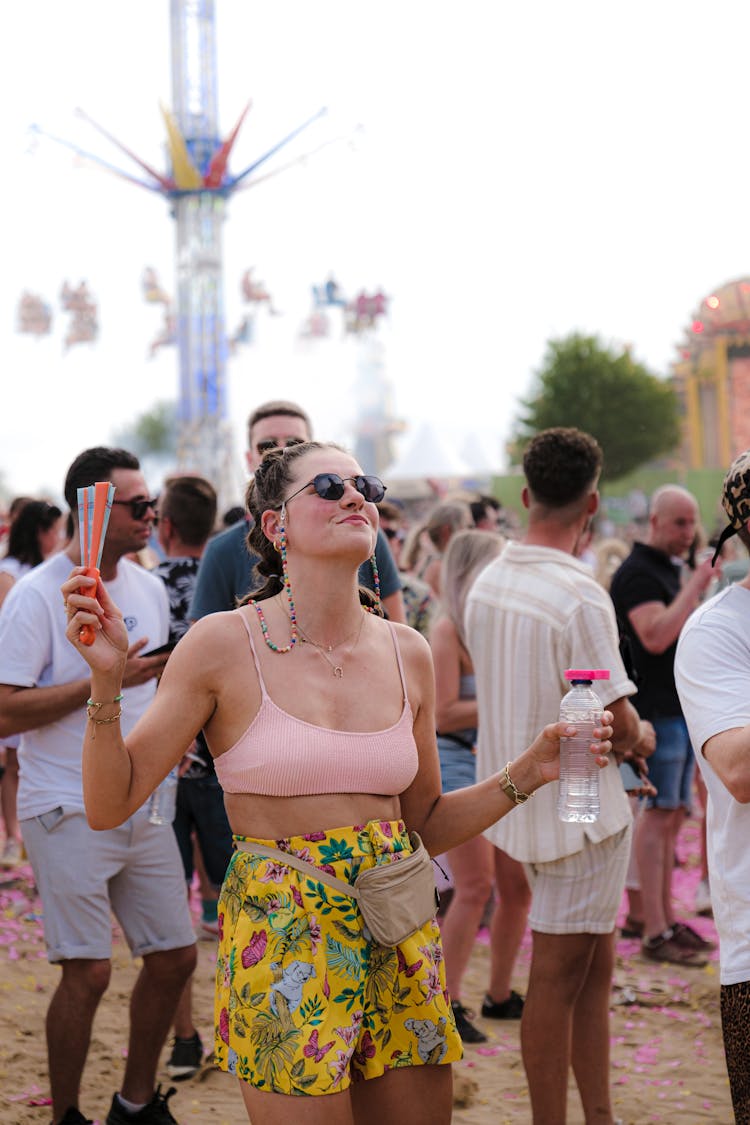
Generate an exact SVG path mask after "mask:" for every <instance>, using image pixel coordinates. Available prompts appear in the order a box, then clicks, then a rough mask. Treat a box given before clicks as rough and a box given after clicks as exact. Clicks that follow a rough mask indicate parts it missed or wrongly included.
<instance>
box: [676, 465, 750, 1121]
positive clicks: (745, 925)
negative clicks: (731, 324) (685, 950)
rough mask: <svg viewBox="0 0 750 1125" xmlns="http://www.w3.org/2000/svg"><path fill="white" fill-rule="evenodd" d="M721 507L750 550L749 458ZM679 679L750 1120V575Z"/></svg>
mask: <svg viewBox="0 0 750 1125" xmlns="http://www.w3.org/2000/svg"><path fill="white" fill-rule="evenodd" d="M722 504H723V506H724V510H725V511H726V513H727V515H728V517H729V521H730V522H729V526H728V527H727V528H726V530H725V531H724V532H723V534H722V536H721V540H720V543H719V547H717V550H716V555H718V553H719V549H720V547H721V545H722V543H723V542H724V541H725V540H726V539H728V538H729V537H730V536H731V535H737V536H738V537H739V538H740V539H741V540H742V542H743V543H744V545H745V547H748V548H750V450H746V451H745V452H744V453H742V454H740V456H739V457H737V459H736V460H735V461H734V462H733V463H732V465H731V466H730V468H729V471H728V472H727V475H726V477H725V478H724V487H723V492H722ZM716 555H714V561H715V560H716ZM674 672H675V682H676V684H677V691H678V694H679V697H680V703H681V705H682V711H683V714H684V716H685V721H686V722H687V725H688V731H689V732H690V741H691V743H692V746H693V751H694V753H695V756H696V758H697V760H698V767H699V769H700V771H701V773H702V775H703V778H704V780H705V782H706V788H707V790H708V796H709V801H708V809H707V819H706V839H707V844H708V868H709V873H710V877H711V901H712V904H713V909H714V919H715V921H716V928H717V930H718V931H719V962H720V966H719V967H720V981H721V1030H722V1035H723V1038H724V1054H725V1055H726V1061H727V1071H728V1074H729V1088H730V1090H731V1093H732V1106H733V1109H734V1116H735V1120H736V1121H738V1122H739V1121H750V1020H748V1011H750V939H749V937H748V935H750V850H749V849H748V846H747V841H748V834H750V577H745V578H744V579H743V580H742V581H741V582H737V583H735V585H733V586H727V587H725V588H724V589H723V590H721V591H720V593H718V594H716V596H715V597H713V598H710V599H709V600H708V601H706V602H704V603H703V604H702V605H700V606H699V607H698V608H697V609H696V610H695V612H694V613H693V614H692V616H691V617H690V618H688V620H687V622H686V624H685V625H684V626H683V629H682V633H681V635H680V639H679V642H678V644H677V654H676V656H675V664H674Z"/></svg>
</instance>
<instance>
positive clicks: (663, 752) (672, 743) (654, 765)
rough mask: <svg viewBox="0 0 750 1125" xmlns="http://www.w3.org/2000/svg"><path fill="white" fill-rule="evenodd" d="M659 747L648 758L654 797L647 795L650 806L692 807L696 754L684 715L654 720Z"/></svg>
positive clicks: (660, 807) (647, 806)
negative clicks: (654, 792)
mask: <svg viewBox="0 0 750 1125" xmlns="http://www.w3.org/2000/svg"><path fill="white" fill-rule="evenodd" d="M651 722H652V723H653V725H654V730H655V731H656V749H655V750H654V752H653V754H652V755H651V757H650V758H649V759H648V779H649V781H650V782H651V783H652V784H653V785H654V786H655V788H656V796H655V797H646V799H645V800H646V806H645V807H646V808H647V809H678V808H679V807H680V806H681V805H683V806H684V807H685V808H686V809H690V804H691V800H690V797H691V790H692V784H693V770H694V769H695V755H694V754H693V748H692V746H691V745H690V737H689V735H688V729H687V724H686V722H685V720H684V719H683V717H682V715H674V716H672V717H670V718H666V719H652V720H651Z"/></svg>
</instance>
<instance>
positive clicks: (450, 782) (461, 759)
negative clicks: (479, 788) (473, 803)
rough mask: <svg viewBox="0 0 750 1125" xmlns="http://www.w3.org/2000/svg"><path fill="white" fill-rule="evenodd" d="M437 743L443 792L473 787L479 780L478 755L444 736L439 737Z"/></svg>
mask: <svg viewBox="0 0 750 1125" xmlns="http://www.w3.org/2000/svg"><path fill="white" fill-rule="evenodd" d="M437 743H438V754H439V755H440V780H441V782H442V786H443V792H444V793H452V792H453V790H454V789H466V787H467V786H468V785H473V784H474V782H475V781H476V779H477V757H476V754H474V753H472V751H471V750H467V749H466V748H465V747H463V746H459V744H458V743H457V742H452V741H451V740H450V739H449V738H444V737H443V736H442V735H438V740H437Z"/></svg>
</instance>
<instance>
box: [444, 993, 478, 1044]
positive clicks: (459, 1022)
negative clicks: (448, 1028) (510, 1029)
mask: <svg viewBox="0 0 750 1125" xmlns="http://www.w3.org/2000/svg"><path fill="white" fill-rule="evenodd" d="M451 1008H452V1009H453V1018H454V1020H455V1021H456V1031H457V1032H458V1034H459V1035H460V1036H461V1040H462V1042H463V1043H486V1042H487V1036H486V1035H485V1034H484V1032H483V1031H480V1030H479V1028H478V1027H474V1024H473V1023H471V1020H470V1019H469V1017H472V1018H473V1017H474V1013H473V1012H470V1011H469V1009H468V1008H464V1006H463V1004H460V1003H459V1001H458V1000H451Z"/></svg>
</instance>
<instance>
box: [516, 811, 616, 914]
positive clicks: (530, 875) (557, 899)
mask: <svg viewBox="0 0 750 1125" xmlns="http://www.w3.org/2000/svg"><path fill="white" fill-rule="evenodd" d="M631 833H632V826H631V825H630V824H628V825H627V826H626V827H625V828H623V829H622V830H621V831H620V832H616V833H615V835H614V836H608V837H607V839H606V840H602V841H601V843H599V844H594V843H592V842H591V841H590V840H588V839H587V840H586V842H585V844H584V846H583V848H582V850H581V851H580V852H575V853H574V854H573V855H566V856H564V857H563V858H562V859H556V860H552V861H551V862H549V863H524V865H523V867H524V871H525V872H526V878H527V879H528V881H529V886H530V887H531V910H530V912H529V926H530V927H531V929H532V930H536V931H537V932H538V933H541V934H608V933H611V932H612V930H614V928H615V922H616V920H617V912H618V910H619V909H620V903H621V901H622V892H623V890H624V889H625V872H626V871H627V868H628V859H629V857H630V837H631Z"/></svg>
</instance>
